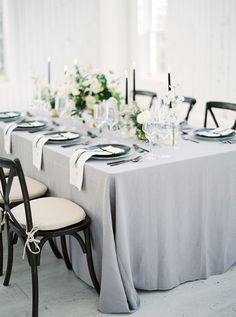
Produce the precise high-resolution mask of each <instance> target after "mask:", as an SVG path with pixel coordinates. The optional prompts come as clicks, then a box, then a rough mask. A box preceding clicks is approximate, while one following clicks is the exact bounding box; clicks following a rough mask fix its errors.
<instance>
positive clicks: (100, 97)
mask: <svg viewBox="0 0 236 317" xmlns="http://www.w3.org/2000/svg"><path fill="white" fill-rule="evenodd" d="M112 75H113V73H112V72H109V74H108V76H106V75H105V74H103V73H99V72H92V71H90V70H86V69H82V68H78V67H76V69H75V70H74V71H73V72H71V73H68V74H67V75H66V76H65V82H64V84H63V85H62V87H60V89H59V91H58V97H59V98H62V99H68V100H69V101H70V102H71V103H72V107H71V115H72V116H75V115H77V116H79V117H82V114H83V112H84V111H87V112H88V113H90V114H92V113H93V107H94V105H95V104H99V103H101V102H102V101H104V100H108V99H109V98H111V97H114V98H115V99H116V100H117V104H118V106H119V105H120V93H119V92H118V88H117V87H118V83H119V82H118V80H117V79H114V78H113V76H112Z"/></svg>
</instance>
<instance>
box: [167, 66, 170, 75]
mask: <svg viewBox="0 0 236 317" xmlns="http://www.w3.org/2000/svg"><path fill="white" fill-rule="evenodd" d="M167 70H168V73H170V65H168V66H167Z"/></svg>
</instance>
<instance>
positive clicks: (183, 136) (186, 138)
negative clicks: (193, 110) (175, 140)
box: [181, 134, 200, 143]
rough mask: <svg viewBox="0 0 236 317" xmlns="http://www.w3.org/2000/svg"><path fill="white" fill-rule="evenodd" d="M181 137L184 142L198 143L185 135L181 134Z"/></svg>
mask: <svg viewBox="0 0 236 317" xmlns="http://www.w3.org/2000/svg"><path fill="white" fill-rule="evenodd" d="M181 136H182V139H183V140H185V141H191V142H194V143H200V142H199V141H198V140H195V139H193V138H191V137H190V136H189V135H187V134H182V135H181Z"/></svg>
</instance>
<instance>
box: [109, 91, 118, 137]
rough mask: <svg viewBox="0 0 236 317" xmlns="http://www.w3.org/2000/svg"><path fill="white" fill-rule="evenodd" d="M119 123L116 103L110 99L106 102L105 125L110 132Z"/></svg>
mask: <svg viewBox="0 0 236 317" xmlns="http://www.w3.org/2000/svg"><path fill="white" fill-rule="evenodd" d="M118 122H119V113H118V109H117V101H116V99H115V98H112V97H111V98H110V99H108V100H107V101H106V123H107V126H108V129H109V131H112V130H113V129H114V127H115V126H116V125H117V124H118Z"/></svg>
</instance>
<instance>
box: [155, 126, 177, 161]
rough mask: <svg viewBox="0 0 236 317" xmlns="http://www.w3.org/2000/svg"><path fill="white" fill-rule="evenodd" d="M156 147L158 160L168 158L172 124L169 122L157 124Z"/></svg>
mask: <svg viewBox="0 0 236 317" xmlns="http://www.w3.org/2000/svg"><path fill="white" fill-rule="evenodd" d="M156 133H157V146H158V152H159V153H158V155H157V157H158V158H166V157H170V149H171V145H172V142H173V141H172V137H173V136H172V133H173V131H172V124H171V123H169V122H157V123H156Z"/></svg>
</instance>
